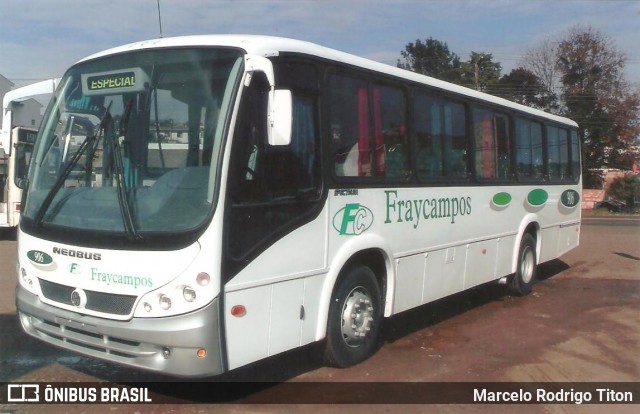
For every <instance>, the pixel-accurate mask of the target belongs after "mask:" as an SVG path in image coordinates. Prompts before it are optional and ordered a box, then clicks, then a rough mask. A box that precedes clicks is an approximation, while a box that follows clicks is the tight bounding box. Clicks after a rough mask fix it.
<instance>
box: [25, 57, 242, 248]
mask: <svg viewBox="0 0 640 414" xmlns="http://www.w3.org/2000/svg"><path fill="white" fill-rule="evenodd" d="M242 62H243V59H242V52H241V51H239V50H234V49H227V48H225V49H221V48H220V49H215V48H206V49H190V48H180V49H158V50H147V51H137V52H132V53H126V54H121V55H115V56H111V57H106V58H100V59H96V60H90V61H88V62H84V63H80V64H79V65H77V66H75V67H73V68H72V69H70V70H69V71H68V72H67V74H66V75H65V77H64V78H63V79H62V81H61V82H60V86H59V88H58V90H57V92H56V95H55V98H54V100H53V102H52V103H51V105H50V106H49V108H48V111H47V114H46V115H45V120H44V121H43V124H42V125H43V127H42V128H41V131H40V135H39V137H38V140H37V143H36V147H35V149H34V154H33V162H32V166H31V170H30V176H29V183H28V186H29V187H28V195H27V201H26V207H25V209H24V210H25V211H24V216H25V217H26V218H27V219H28V220H31V221H32V225H35V226H49V227H50V228H55V227H57V226H60V227H64V228H67V229H68V228H74V229H83V230H88V231H106V232H112V233H113V232H116V233H124V234H126V235H127V236H129V238H130V239H131V238H141V237H143V236H144V234H145V232H147V233H148V232H153V233H164V232H176V231H188V230H192V229H194V228H197V227H199V226H200V225H201V224H202V223H203V222H204V221H205V220H206V219H207V217H209V214H210V212H211V209H212V205H213V201H214V194H215V193H216V191H215V190H216V182H217V180H216V178H217V171H218V164H219V159H218V158H219V155H220V147H221V142H222V138H223V130H224V129H225V126H226V125H227V119H228V117H229V116H228V114H229V108H230V106H231V105H230V103H231V101H232V100H233V96H234V95H235V89H236V87H237V84H238V82H237V79H238V76H239V74H240V73H241V67H242Z"/></svg>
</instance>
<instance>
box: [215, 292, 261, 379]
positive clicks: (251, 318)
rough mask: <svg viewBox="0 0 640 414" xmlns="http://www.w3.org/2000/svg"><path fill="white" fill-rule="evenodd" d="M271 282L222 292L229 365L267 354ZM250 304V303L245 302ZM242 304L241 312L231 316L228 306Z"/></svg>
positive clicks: (232, 365) (257, 358) (233, 366)
mask: <svg viewBox="0 0 640 414" xmlns="http://www.w3.org/2000/svg"><path fill="white" fill-rule="evenodd" d="M272 289H273V287H272V286H261V287H258V288H253V289H244V290H239V291H237V292H230V293H227V294H226V298H225V318H226V321H225V322H226V323H225V328H226V338H227V356H228V362H229V368H230V369H233V368H237V367H240V366H242V365H246V364H248V363H250V362H253V361H257V360H259V359H262V358H266V357H267V356H269V352H268V348H269V308H270V305H271V291H272ZM249 304H250V305H249ZM238 305H244V306H246V308H247V312H246V314H245V315H244V316H239V317H236V316H231V308H232V307H234V306H238Z"/></svg>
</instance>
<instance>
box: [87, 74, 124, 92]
mask: <svg viewBox="0 0 640 414" xmlns="http://www.w3.org/2000/svg"><path fill="white" fill-rule="evenodd" d="M132 86H133V87H135V86H136V74H135V73H133V72H124V73H112V74H109V75H100V76H91V77H89V78H87V89H88V90H90V91H100V90H105V89H116V88H128V87H132Z"/></svg>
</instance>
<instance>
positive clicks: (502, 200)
mask: <svg viewBox="0 0 640 414" xmlns="http://www.w3.org/2000/svg"><path fill="white" fill-rule="evenodd" d="M491 201H492V202H493V204H495V205H496V206H500V207H506V206H508V205H509V204H511V194H509V193H498V194H496V195H494V196H493V199H492V200H491Z"/></svg>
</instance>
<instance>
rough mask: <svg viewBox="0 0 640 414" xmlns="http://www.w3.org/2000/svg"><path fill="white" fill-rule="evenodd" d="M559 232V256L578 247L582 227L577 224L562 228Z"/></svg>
mask: <svg viewBox="0 0 640 414" xmlns="http://www.w3.org/2000/svg"><path fill="white" fill-rule="evenodd" d="M558 231H559V234H558V256H561V255H563V254H565V253H566V252H568V251H569V250H571V249H573V248H575V247H577V246H578V240H579V239H580V226H579V225H578V224H577V223H576V224H571V225H565V226H560V229H559V230H558Z"/></svg>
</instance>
